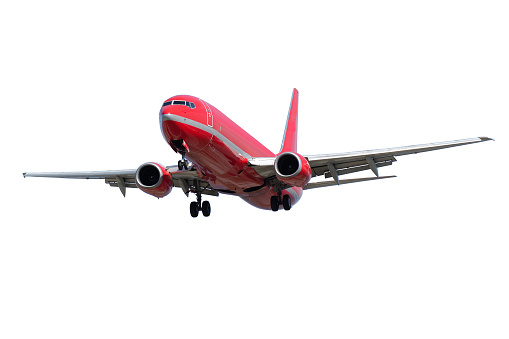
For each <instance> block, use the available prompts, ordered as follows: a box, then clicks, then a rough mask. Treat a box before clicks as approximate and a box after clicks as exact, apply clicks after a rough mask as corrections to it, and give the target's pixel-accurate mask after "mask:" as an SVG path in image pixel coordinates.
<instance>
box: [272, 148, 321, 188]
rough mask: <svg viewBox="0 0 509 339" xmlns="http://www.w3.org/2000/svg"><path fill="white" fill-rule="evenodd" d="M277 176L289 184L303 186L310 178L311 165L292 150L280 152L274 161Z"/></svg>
mask: <svg viewBox="0 0 509 339" xmlns="http://www.w3.org/2000/svg"><path fill="white" fill-rule="evenodd" d="M274 169H275V172H276V176H277V178H278V179H279V180H280V181H281V182H283V183H285V184H287V185H290V186H298V187H304V185H306V184H307V183H308V182H309V180H311V175H312V173H311V166H309V163H308V161H307V160H306V158H304V157H303V156H302V155H300V154H298V153H293V152H285V153H281V154H279V155H278V156H277V158H276V161H275V162H274Z"/></svg>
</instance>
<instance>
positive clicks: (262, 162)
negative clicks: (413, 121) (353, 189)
mask: <svg viewBox="0 0 509 339" xmlns="http://www.w3.org/2000/svg"><path fill="white" fill-rule="evenodd" d="M488 140H493V139H490V138H487V137H480V138H469V139H461V140H452V141H444V142H436V143H430V144H421V145H412V146H403V147H394V148H383V149H375V150H366V151H356V152H346V153H337V154H323V155H311V156H305V158H306V159H307V160H308V162H309V165H310V166H311V169H312V170H313V177H317V176H322V175H323V176H324V177H325V179H327V178H331V177H332V178H333V179H334V180H326V181H322V182H314V183H309V184H307V185H306V186H305V187H304V189H310V188H317V187H326V186H331V185H340V184H346V183H352V182H359V181H366V180H373V179H385V178H389V177H380V176H379V175H378V168H379V167H384V166H389V165H392V163H393V162H395V161H397V160H396V157H398V156H401V155H407V154H417V153H422V152H428V151H435V150H439V149H444V148H449V147H456V146H463V145H468V144H475V143H478V142H483V141H488ZM274 160H275V158H250V159H249V164H250V166H252V167H253V168H254V169H255V170H256V172H257V173H258V174H260V175H261V176H263V177H266V178H269V177H271V176H274V175H275V173H274ZM364 170H371V171H372V172H373V173H374V174H375V175H376V177H374V178H360V179H348V180H340V179H339V177H340V176H341V175H344V174H349V173H354V172H360V171H364ZM391 177H393V176H391Z"/></svg>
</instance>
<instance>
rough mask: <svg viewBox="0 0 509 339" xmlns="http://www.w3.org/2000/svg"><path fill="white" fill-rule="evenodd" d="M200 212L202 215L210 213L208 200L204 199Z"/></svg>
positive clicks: (206, 215) (205, 215)
mask: <svg viewBox="0 0 509 339" xmlns="http://www.w3.org/2000/svg"><path fill="white" fill-rule="evenodd" d="M201 213H203V216H204V217H208V216H209V215H210V202H208V201H204V202H203V203H202V204H201Z"/></svg>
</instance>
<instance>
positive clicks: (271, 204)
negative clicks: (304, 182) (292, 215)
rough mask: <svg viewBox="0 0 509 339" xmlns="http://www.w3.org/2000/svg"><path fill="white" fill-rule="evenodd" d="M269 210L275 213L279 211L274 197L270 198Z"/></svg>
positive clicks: (277, 202) (276, 199)
mask: <svg viewBox="0 0 509 339" xmlns="http://www.w3.org/2000/svg"><path fill="white" fill-rule="evenodd" d="M270 209H271V210H273V211H274V212H277V211H278V210H279V201H278V198H277V197H276V196H272V197H270Z"/></svg>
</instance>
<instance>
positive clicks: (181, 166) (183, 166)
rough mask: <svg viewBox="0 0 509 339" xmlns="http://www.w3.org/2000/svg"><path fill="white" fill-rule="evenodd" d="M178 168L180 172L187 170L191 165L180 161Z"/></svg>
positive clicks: (185, 161)
mask: <svg viewBox="0 0 509 339" xmlns="http://www.w3.org/2000/svg"><path fill="white" fill-rule="evenodd" d="M178 167H179V171H182V170H187V169H188V168H189V163H188V162H187V160H179V161H178Z"/></svg>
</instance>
